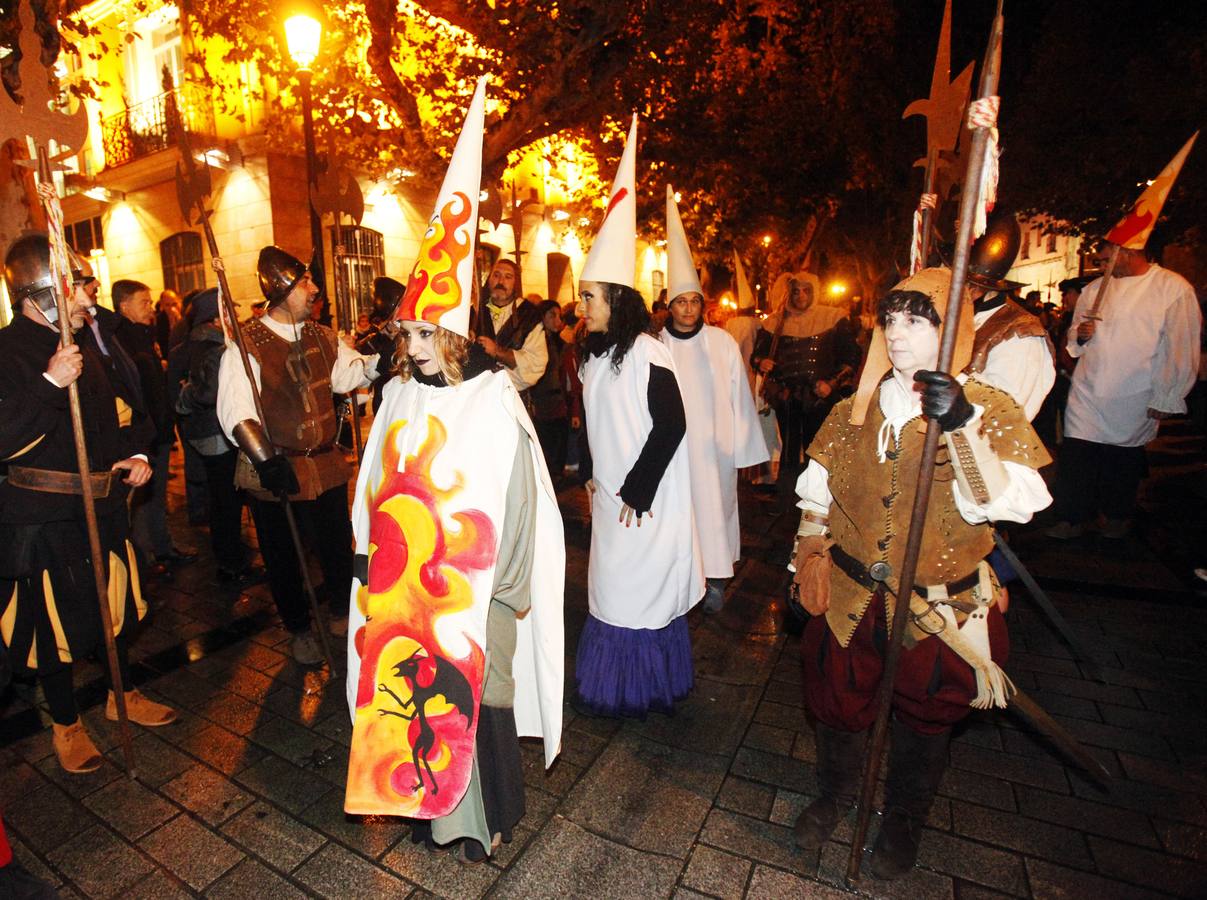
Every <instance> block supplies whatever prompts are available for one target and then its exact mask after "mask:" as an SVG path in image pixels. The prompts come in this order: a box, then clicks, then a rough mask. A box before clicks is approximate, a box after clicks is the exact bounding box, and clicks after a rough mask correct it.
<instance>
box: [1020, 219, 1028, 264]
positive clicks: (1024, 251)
mask: <svg viewBox="0 0 1207 900" xmlns="http://www.w3.org/2000/svg"><path fill="white" fill-rule="evenodd" d="M1018 258H1019V259H1030V258H1031V228H1030V226H1028V225H1024V226H1023V238H1022V247H1021V248H1020V249H1019V253H1018Z"/></svg>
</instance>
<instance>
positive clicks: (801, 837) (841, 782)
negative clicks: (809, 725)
mask: <svg viewBox="0 0 1207 900" xmlns="http://www.w3.org/2000/svg"><path fill="white" fill-rule="evenodd" d="M815 732H816V735H817V782H818V786H819V787H820V788H821V796H820V797H818V798H817V799H816V800H814V801H813V802H812V803H810V804H809V805H808V806H807V807H806V808H805V811H804V812H802V813H801V814H800V815H799V816H797V818H796V824H795V825H794V826H793V832H794V834H795V835H796V845H797V846H798V847H800V848H801V849H803V850H816V849H817V848H818V847H820V846H821V845H822V844H824V843H825V842H826V841H827V840H829V838H830V835H831V834H833V833H834V829H835V828H837V827H838V823H839V822H841V821H842V817H843V816H845V815H846V814H847V810H849V809H850V808H851V807H852V806H853V805H854V804H855V795H856V794H857V793H858V792H859V777H860V775H861V774H862V773H863V754H864V751H865V750H866V747H867V736H868V733H867V732H866V731H838V730H836V729H834V728H830V727H829V726H828V725H823V724H822V723H821V722H818V723H817V727H816V729H815Z"/></svg>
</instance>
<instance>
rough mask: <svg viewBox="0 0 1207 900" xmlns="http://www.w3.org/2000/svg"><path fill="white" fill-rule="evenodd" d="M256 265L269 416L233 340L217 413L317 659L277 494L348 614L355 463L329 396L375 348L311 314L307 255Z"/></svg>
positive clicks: (288, 607)
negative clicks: (342, 336)
mask: <svg viewBox="0 0 1207 900" xmlns="http://www.w3.org/2000/svg"><path fill="white" fill-rule="evenodd" d="M257 270H258V274H259V279H260V289H261V291H262V292H263V294H264V299H265V300H267V301H268V312H267V314H266V315H264V316H263V317H262V318H259V319H256V320H255V321H253V322H251V323H249V324H247V325H245V326H243V329H242V330H243V336H244V340H245V343H246V345H247V350H248V353H249V355H250V357H251V358H250V361H249V362H250V365H251V368H252V371H253V372H254V374H255V377H256V381H257V388H258V390H259V393H260V396H261V398H262V405H263V408H264V416H265V419H266V420H267V421H265V422H261V421H260V419H259V417H258V415H257V412H256V404H255V398H254V396H253V393H252V387H251V384H250V382H249V381H248V376H247V373H246V370H245V368H244V364H243V359H242V357H241V355H240V352H239V349H238V348H237V347H235V346H233V345H232V346H228V347H227V349H226V351H225V353H224V354H223V357H222V364H221V366H220V367H219V371H218V420H219V422H220V423H221V425H222V430H223V431H224V432H225V434H226V435H227V437H228V438H230V439H231V441H232V442H233V443H235V444H236V445H237V446H238V447H239V449H240V450H241V451H242V453H243V456H242V458H241V459H240V460H239V464H238V466H237V468H236V473H235V480H236V484H237V485H238V486H239V487H241V488H243V489H245V490H247V491H248V493H249V494H250V495H251V498H252V502H251V510H252V518H253V520H254V521H255V523H256V534H257V535H258V537H259V540H260V552H261V554H262V555H263V557H264V564H265V566H266V567H267V569H268V581H269V585H270V587H271V589H272V597H273V601H274V602H275V603H276V605H277V610H278V612H279V613H280V614H281V619H282V621H283V622H284V625H285V628H286V629H287V630H288V631H289V632H290V634H292V635H293V639H292V643H291V645H290V650H291V651H292V653H293V658H294V659H295V660H296V661H297V662H299V663H301V664H302V665H308V666H309V665H317V664H318V663H319V662H320V661H321V660H322V658H323V653H322V652H321V650H320V646H319V643H318V642H316V640H315V637H314V635H313V634H312V633H311V628H310V626H311V621H310V620H311V613H310V610H309V608H308V607H307V592H306V591H305V589H304V588H305V586H304V584H303V578H302V571H301V568H300V566H301V561H300V560H299V559H298V550H297V548H296V546H295V541H294V540H293V535H292V529H291V528H290V527H289V522H288V521H287V513H286V510H285V507H284V505H283V504H282V502H281V497H282V495H284V496H285V497H287V498H288V500H289V503H290V505H291V507H292V509H293V512H294V515H295V516H296V518H297V520H298V524H299V526H300V529H301V531H302V532H303V533H309V534H310V535H312V536H313V537H314V538H315V539H316V540H315V541H314V546H315V549H316V550H317V552H318V556H319V564H320V566H321V568H322V571H323V579H324V593H325V594H326V595H327V597H328V602H329V604H330V609H331V610H332V612H333V613H334V615H335V617H336V618H337V619H343V620H345V621H346V616H347V602H348V599H347V598H348V592H349V590H351V586H352V526H351V522H350V520H349V518H348V481H349V480H350V478H351V477H352V470H351V467H350V466H349V465H348V461H347V460H346V459H345V458H344V454H343V452H342V451H341V450H340V448H339V447H338V446H337V445H336V443H335V434H336V426H337V421H336V417H335V407H334V404H333V402H332V395H333V393H336V394H345V393H348V392H349V391H353V390H356V389H357V388H360V387H367V386H368V385H369V384H371V383H372V380H373V378H374V377H375V376H376V374H377V364H378V357H377V356H362V355H360V354H359V353H357V352H356V351H355V350H353V349H352V348H351V347H350V346H348V345H346V344H345V343H343V342H341V341H339V340H338V339H337V338H336V336H335V333H334V332H333V331H332V330H331V329H330V328H327V327H326V326H323V325H319V324H317V323H315V322H312V321H310V307H311V304H312V302H313V301H314V298H315V297H317V296H318V293H319V289H318V286H317V285H316V284H315V282H314V280H313V279H312V278H311V275H310V269H309V267H307V266H306V264H305V263H303V262H302V261H301V260H299V259H297V258H296V257H294V256H292V255H291V254H289V253H287V252H285V251H284V250H281V249H280V248H279V247H274V246H268V247H265V248H263V249H262V250H261V251H260V258H259V262H258V264H257ZM335 628H336V629H338V630H342V629H339V626H338V624H336V625H335Z"/></svg>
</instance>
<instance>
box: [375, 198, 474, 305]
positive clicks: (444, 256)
mask: <svg viewBox="0 0 1207 900" xmlns="http://www.w3.org/2000/svg"><path fill="white" fill-rule="evenodd" d="M472 210H473V207H472V205H471V204H470V202H469V197H467V196H466V195H465V194H463V193H461V192H460V191H456V192H454V193H453V196H452V199H451V200H449V201H448V203H446V204H444V206H443V207H441V208H440V210H439V211H438V212H437V213H436V214H435V215H434V216H432V220H431V222H429V223H428V228H427V232H425V233H424V235H423V243H422V244H421V246H420V248H419V259H417V260H416V261H415V267H414V268H413V269H412V270H411V277H410V279H409V280H408V281H407V289H406V293H405V294H404V295H403V297H402V301H401V302H400V303H399V304H398V309H397V310H396V311H395V314H394V318H396V319H401V320H404V321H414V322H431V323H432V324H433V325H439V324H440V317H441V316H442V315H444V314H445V313H447V312H451V311H452V310H455V309H456V308H457V307H458V306H460V305H461V296H462V286H461V281H460V279H459V278H458V277H457V270H458V269H459V268H460V267H461V263H462V261H463V260H464V259H465V258H466V257H468V256H469V251H470V249H471V247H472V246H473V234H472V233H471V232H470V231H469V230H468V229H465V230H462V226H463V225H465V223H466V222H468V221H469V217H470V213H471V212H472Z"/></svg>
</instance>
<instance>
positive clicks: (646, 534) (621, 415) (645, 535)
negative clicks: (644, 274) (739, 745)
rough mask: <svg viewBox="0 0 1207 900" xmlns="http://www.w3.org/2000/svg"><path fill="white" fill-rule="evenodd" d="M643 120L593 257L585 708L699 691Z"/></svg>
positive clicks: (682, 453)
mask: <svg viewBox="0 0 1207 900" xmlns="http://www.w3.org/2000/svg"><path fill="white" fill-rule="evenodd" d="M636 129H637V120H636V117H634V119H633V125H632V128H631V129H630V132H629V139H628V142H627V143H626V145H625V149H624V153H623V154H622V156H621V160H620V167H619V170H618V172H617V175H616V181H615V182H614V183H613V186H612V199H611V201H610V202H609V204H608V212H607V214H606V215H605V217H604V221H603V224H602V225H601V226H600V229H599V234H598V235H597V237H596V239H595V243H594V244H593V245H592V247H591V253H590V255H589V256H588V257H587V260H586V262H585V263H584V264H583V272H582V275H581V276H580V281H579V297H580V299H581V301H582V303H583V304H584V305H585V315H584V320H585V321H586V324H587V333H588V335H587V338H586V343H585V346H584V351H585V353H584V357H583V359H584V362H583V364H582V380H583V407H584V412H585V415H586V420H587V434H588V439H589V443H590V447H591V456H592V460H593V473H592V481H591V482H589V483H588V489H589V490H590V491H591V557H590V565H589V569H588V575H587V594H588V603H589V607H590V615H589V616H588V617H587V622H586V625H584V627H583V632H582V636H581V638H580V640H579V644H578V653H577V655H576V659H575V669H576V672H575V674H576V680H577V685H578V696H577V698H576V700H575V707H576V708H577V709H579V710H580V711H582V712H587V713H594V714H604V715H628V716H644V715H645V714H646V712H647V711H649V710H651V709H653V710H655V711H659V712H671V711H672V709H673V707H674V704H675V703H676V702H677V701H679V700H681V699H683V698H684V697H685V696H687V694H688V692H689V691H690V690H691V688H692V683H693V671H692V655H691V635H690V634H689V632H688V628H687V618H686V616H687V612H688V610H689V609H691V607H693V606H694V605H695V604H696V603H698V602H699V601H700V599H701V597H702V596H703V595H704V570H703V565H702V563H701V556H700V546H699V541H698V540H697V536H696V528H695V523H694V519H693V515H692V498H691V482H690V480H689V475H688V455H687V446H686V444H685V443H684V441H683V436H684V434H685V432H686V420H685V416H684V411H683V399H682V396H681V395H680V393H679V383H678V380H677V377H676V374H675V364H674V361H673V360H672V358H671V354H670V351H669V350H668V349H667V348H666V347H665V346H664V345H663V344H662V343H661V342H660V341H659V340H658V339H657V338H655V337H653V336H651V335H650V334H649V333H648V328H649V321H650V317H649V314H648V313H647V311H646V308H645V303H644V301H643V300H642V299H641V295H640V294H638V293H637V291H636V290H634V289H633V280H634V278H633V274H634V270H635V263H636V203H635V201H634V199H633V197H634V190H633V189H634V178H633V176H634V169H635V160H634V154H635V151H636Z"/></svg>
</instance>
